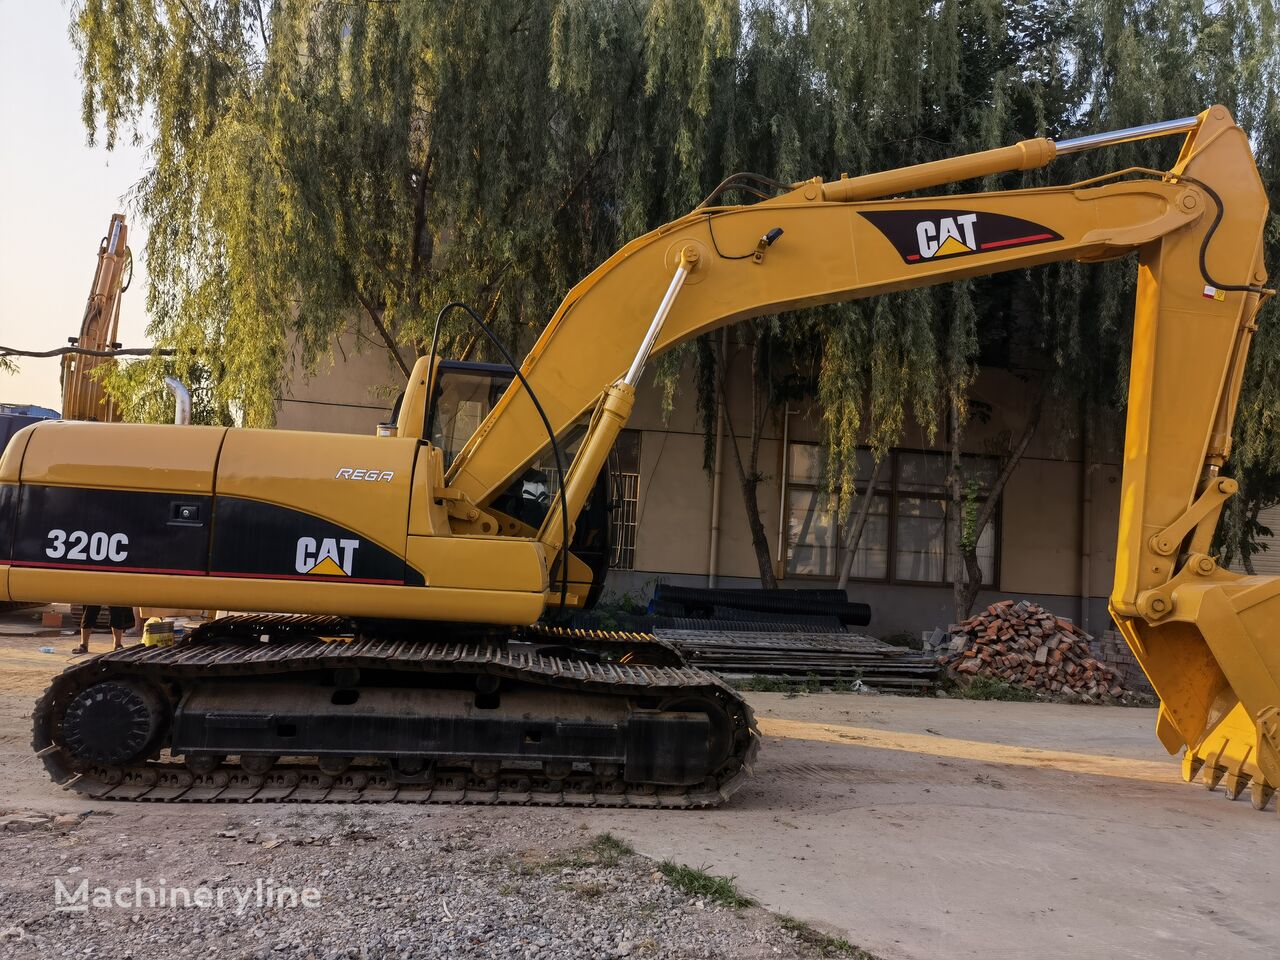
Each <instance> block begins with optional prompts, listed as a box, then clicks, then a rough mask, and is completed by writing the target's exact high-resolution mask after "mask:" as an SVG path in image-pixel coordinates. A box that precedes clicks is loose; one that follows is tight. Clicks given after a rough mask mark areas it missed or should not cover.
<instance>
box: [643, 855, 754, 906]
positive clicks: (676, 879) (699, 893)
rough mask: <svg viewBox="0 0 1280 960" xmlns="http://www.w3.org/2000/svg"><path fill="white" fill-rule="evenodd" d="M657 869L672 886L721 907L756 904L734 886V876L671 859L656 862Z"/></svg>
mask: <svg viewBox="0 0 1280 960" xmlns="http://www.w3.org/2000/svg"><path fill="white" fill-rule="evenodd" d="M658 870H659V871H660V872H661V873H662V875H663V876H664V877H666V878H667V881H668V882H669V883H670V884H671V885H672V886H673V887H675V888H676V889H677V890H680V891H681V892H682V893H687V894H688V895H689V896H691V897H703V898H705V899H707V900H710V901H712V902H713V903H718V904H720V905H721V906H722V907H733V908H734V909H735V910H737V909H741V908H743V907H754V906H755V905H756V901H755V900H753V899H752V898H751V897H748V896H747V895H746V894H744V893H741V892H740V891H739V890H738V888H737V887H736V886H734V883H733V881H734V880H735V879H736V878H734V877H722V876H719V875H718V874H714V873H708V872H707V871H706V870H702V869H699V868H697V867H688V866H685V865H684V864H681V863H674V862H672V861H671V860H664V861H662V863H660V864H658Z"/></svg>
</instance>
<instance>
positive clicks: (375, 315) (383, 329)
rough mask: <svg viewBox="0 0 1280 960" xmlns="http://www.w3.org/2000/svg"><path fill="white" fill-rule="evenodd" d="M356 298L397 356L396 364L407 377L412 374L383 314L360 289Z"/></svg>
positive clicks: (393, 354) (388, 348) (395, 356)
mask: <svg viewBox="0 0 1280 960" xmlns="http://www.w3.org/2000/svg"><path fill="white" fill-rule="evenodd" d="M356 299H357V300H359V301H360V306H362V307H364V309H365V313H367V314H369V320H370V322H371V323H372V324H373V328H374V329H375V330H377V331H378V335H379V336H380V337H382V342H383V343H384V344H386V347H387V350H388V351H389V352H390V353H391V356H393V357H394V358H395V361H396V366H398V367H399V368H400V370H401V372H402V373H403V374H404V375H405V377H406V378H408V377H409V376H411V375H412V371H411V370H410V369H409V366H408V364H406V363H405V362H404V357H402V356H400V348H399V347H398V346H396V340H395V337H393V336H391V331H390V330H388V329H387V325H386V324H385V323H383V322H382V314H380V313H379V312H378V310H377V309H376V308H375V307H374V305H373V304H372V303H370V302H369V299H368V298H367V297H366V296H365V295H364V294H363V293H361V292H360V291H359V290H357V291H356Z"/></svg>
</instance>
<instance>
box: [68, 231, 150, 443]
mask: <svg viewBox="0 0 1280 960" xmlns="http://www.w3.org/2000/svg"><path fill="white" fill-rule="evenodd" d="M128 239H129V228H128V226H126V224H125V221H124V214H122V213H115V214H112V215H111V223H110V224H109V225H108V226H107V233H106V236H104V237H103V238H102V242H101V243H100V244H98V266H97V269H95V270H94V273H93V285H92V286H91V287H90V288H89V301H88V303H86V304H85V308H84V317H83V318H81V321H80V336H79V337H71V338H70V339H69V341H68V342H69V343H70V344H71V345H72V346H73V347H79V348H80V349H82V350H89V351H93V352H92V353H77V352H71V353H67V354H64V355H63V357H62V419H64V420H98V421H101V422H103V423H111V422H114V421H115V420H117V419H119V418H118V416H117V414H116V409H115V404H114V403H113V402H112V400H111V397H110V396H109V395H108V394H107V392H106V391H105V390H104V389H103V386H102V381H101V380H99V378H98V377H96V376H94V371H95V370H97V369H98V367H100V366H102V365H103V364H104V363H112V362H114V361H112V360H111V359H110V358H109V357H107V356H104V354H107V353H110V352H111V351H112V350H115V349H119V347H120V344H118V343H116V342H115V341H116V336H117V335H118V333H119V329H120V303H121V295H122V294H123V293H124V292H125V291H126V290H128V289H129V284H130V283H131V282H132V280H133V253H132V252H131V251H130V250H129V243H128Z"/></svg>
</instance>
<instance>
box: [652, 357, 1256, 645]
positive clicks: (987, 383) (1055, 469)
mask: <svg viewBox="0 0 1280 960" xmlns="http://www.w3.org/2000/svg"><path fill="white" fill-rule="evenodd" d="M745 374H746V370H745V357H743V356H741V355H738V356H736V357H735V364H734V372H733V375H732V376H731V379H730V384H731V386H730V404H731V407H730V410H731V414H732V417H733V419H734V423H735V427H736V428H737V430H738V432H739V433H743V432H745V430H746V427H747V423H748V420H749V416H750V406H749V394H748V392H747V389H746V386H747V385H746V382H745V379H744V378H745ZM1031 389H1032V388H1031V387H1030V386H1028V384H1027V383H1026V382H1025V381H1024V380H1022V379H1020V378H1018V377H1016V376H1013V375H1011V374H1007V373H1004V372H1002V371H991V370H984V371H982V373H981V375H980V376H979V379H978V382H977V384H976V386H975V390H974V394H975V396H976V397H978V398H979V399H981V400H982V401H984V402H985V403H986V404H987V405H989V407H990V414H989V417H988V418H987V419H986V420H985V421H983V420H977V419H975V420H974V421H973V422H972V424H971V426H970V428H969V430H968V434H967V436H966V442H965V449H966V451H967V452H970V453H992V452H996V451H998V450H1001V449H1006V448H1007V446H1008V440H1009V438H1010V437H1011V436H1016V435H1017V434H1018V433H1019V432H1020V431H1021V430H1022V427H1023V422H1024V420H1023V417H1024V416H1025V411H1026V410H1027V409H1028V405H1029V403H1030V399H1031V397H1030V390H1031ZM1047 415H1048V416H1052V417H1056V418H1058V419H1061V418H1062V417H1064V416H1065V417H1067V418H1068V421H1069V422H1068V424H1067V430H1065V431H1063V430H1059V429H1054V430H1044V431H1043V432H1042V433H1041V434H1040V435H1039V436H1037V437H1036V438H1034V439H1033V441H1032V443H1031V446H1030V447H1029V449H1028V451H1027V454H1026V455H1025V457H1024V458H1023V460H1022V461H1021V463H1020V464H1019V466H1018V467H1017V469H1016V470H1015V472H1014V474H1013V476H1012V477H1011V478H1010V480H1009V483H1008V485H1007V487H1006V489H1005V493H1004V497H1003V500H1002V503H1001V513H1000V535H1001V541H1000V570H999V580H998V585H997V586H998V593H999V594H1016V595H1021V596H1035V597H1038V598H1041V599H1046V598H1056V602H1055V603H1054V607H1055V609H1056V610H1057V611H1058V612H1060V613H1062V614H1063V615H1066V616H1072V615H1075V616H1080V615H1083V614H1085V613H1086V611H1082V610H1081V609H1080V604H1079V599H1078V598H1079V597H1080V595H1081V593H1082V588H1081V585H1082V580H1083V578H1085V577H1086V576H1087V578H1088V586H1087V589H1086V590H1084V591H1083V592H1084V593H1085V594H1086V596H1087V597H1090V598H1092V603H1090V604H1088V605H1087V606H1089V607H1090V608H1092V610H1093V617H1094V619H1100V617H1101V616H1102V614H1101V611H1102V610H1103V609H1104V608H1105V600H1104V598H1105V597H1106V596H1107V594H1108V593H1109V592H1110V590H1111V579H1112V576H1113V571H1114V566H1115V531H1116V522H1117V519H1118V514H1119V475H1120V471H1119V466H1118V465H1117V464H1118V459H1119V458H1118V456H1117V453H1116V451H1114V450H1106V449H1104V450H1103V451H1101V452H1098V451H1095V453H1094V456H1095V462H1094V463H1093V464H1092V467H1091V468H1090V469H1089V471H1088V476H1087V478H1086V475H1085V473H1086V471H1085V470H1084V466H1083V464H1082V463H1081V462H1080V456H1081V452H1080V451H1081V444H1080V441H1079V440H1078V439H1076V438H1075V436H1074V435H1075V434H1078V430H1076V429H1075V426H1076V419H1077V418H1076V417H1075V415H1074V413H1073V412H1072V411H1065V412H1064V411H1056V410H1055V411H1050V412H1048V414H1047ZM631 426H632V427H633V428H638V429H641V430H643V438H642V441H641V464H642V466H641V482H640V498H641V503H640V516H641V525H640V530H639V535H638V539H637V545H636V557H635V569H636V571H637V574H636V576H635V577H629V578H627V582H628V583H629V584H635V583H636V582H637V580H638V579H639V578H648V579H653V578H654V577H656V576H659V575H667V576H668V577H670V576H671V575H677V576H683V577H694V578H698V579H700V580H701V582H703V583H705V582H706V576H707V573H708V547H709V543H710V527H711V516H710V504H711V479H710V477H709V476H708V474H707V473H706V472H705V471H704V470H703V466H702V453H703V439H702V431H701V429H700V427H699V426H698V422H697V414H696V404H695V400H694V392H693V382H692V375H691V372H690V371H688V370H686V371H685V373H684V375H683V376H682V378H681V380H680V389H679V391H678V393H677V395H676V399H675V404H674V408H673V410H672V411H671V413H670V415H669V416H667V417H666V418H664V416H663V414H662V410H661V393H660V391H659V390H658V389H657V388H656V387H655V386H654V385H653V384H652V382H651V381H648V380H647V381H646V383H645V384H644V385H643V386H642V388H641V390H640V394H639V397H638V400H637V406H636V411H635V414H634V415H633V417H632V421H631ZM820 429H821V428H820V423H819V421H818V414H817V411H816V410H815V409H814V408H812V407H811V406H808V405H806V406H805V407H803V408H802V409H801V410H799V411H796V412H794V413H792V414H791V416H790V417H789V418H788V422H787V430H788V435H789V438H790V439H791V440H796V441H809V442H814V441H817V440H818V439H819V435H820ZM782 432H783V426H782V422H781V419H780V418H779V419H777V420H771V421H770V422H769V423H768V424H767V425H766V428H765V430H764V438H765V439H764V440H763V442H762V444H761V454H760V472H761V473H762V474H763V475H764V479H763V480H762V482H761V484H760V487H759V492H758V496H759V503H760V510H761V516H762V519H763V522H764V527H765V534H766V537H767V538H768V540H769V551H770V556H771V557H775V558H776V557H777V555H778V553H777V550H778V535H779V531H778V519H779V512H780V506H781V504H780V493H781V472H782V447H783V445H782ZM1064 433H1065V434H1067V439H1066V440H1064V439H1063V434H1064ZM904 434H905V437H904V441H903V443H902V444H901V447H902V448H903V449H917V450H934V451H943V450H945V441H946V438H945V436H944V435H943V433H942V431H941V430H939V431H938V432H937V434H936V435H935V436H934V437H932V438H930V436H929V431H928V430H927V429H926V428H925V427H924V426H922V425H919V424H911V425H908V427H907V428H906V430H905V431H904ZM739 448H740V449H742V450H743V451H744V456H745V453H746V441H745V439H740V440H739ZM721 482H722V487H721V512H720V527H721V531H720V550H719V575H720V576H721V577H723V578H725V580H724V583H725V585H731V581H733V580H735V579H738V578H741V579H742V581H743V582H744V583H745V582H749V581H750V580H751V579H753V578H756V577H757V575H758V574H757V566H756V561H755V555H754V551H753V549H752V546H751V539H750V533H749V531H748V529H747V523H746V513H745V510H744V507H743V502H742V494H741V489H740V487H739V483H738V478H737V473H736V469H735V467H734V464H733V461H732V458H731V456H730V454H729V452H728V451H727V450H726V452H725V458H724V466H723V477H722V481H721ZM1086 482H1087V484H1088V491H1089V495H1090V500H1089V503H1088V505H1087V506H1086V504H1085V500H1084V497H1083V491H1084V487H1085V484H1086ZM1086 513H1087V515H1088V518H1089V519H1088V524H1087V526H1088V530H1087V532H1086V530H1085V521H1084V518H1085V516H1086ZM1277 528H1278V529H1280V521H1278V522H1277ZM1086 542H1087V543H1088V548H1089V557H1088V562H1087V563H1084V562H1082V559H1083V556H1082V550H1083V548H1084V545H1085V543H1086ZM1278 555H1280V554H1278ZM686 582H690V581H686ZM793 582H794V583H795V584H796V585H813V586H820V585H823V584H824V581H821V580H814V579H813V578H800V579H793ZM885 591H898V592H901V593H902V594H903V596H904V597H906V595H907V593H910V595H911V597H910V599H909V601H908V600H904V601H903V602H904V606H905V607H911V606H912V605H916V606H918V605H919V604H920V602H921V601H920V598H921V597H922V596H924V595H928V594H931V593H936V594H937V596H938V597H942V598H949V593H950V590H949V587H947V586H943V585H939V586H938V587H927V586H925V587H921V586H911V587H909V588H908V587H906V586H902V587H898V586H897V585H894V584H887V585H886V584H883V583H876V582H864V583H859V584H856V585H853V586H851V592H852V593H854V594H859V595H862V596H866V597H868V599H871V600H872V602H873V604H874V603H875V602H876V600H875V598H874V597H871V596H869V594H874V593H879V594H883V593H884V592H885ZM943 605H944V606H945V603H944V604H943ZM904 616H905V614H904ZM930 616H933V613H930ZM885 627H886V629H898V628H904V629H911V628H912V627H911V626H910V625H909V624H907V623H906V622H905V621H904V622H902V623H895V624H886V625H885Z"/></svg>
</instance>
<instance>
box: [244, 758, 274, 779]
mask: <svg viewBox="0 0 1280 960" xmlns="http://www.w3.org/2000/svg"><path fill="white" fill-rule="evenodd" d="M279 759H280V758H279V757H273V756H271V755H270V754H267V753H251V754H248V755H247V756H243V757H241V758H240V769H241V770H243V771H244V772H245V773H247V774H249V775H250V776H251V777H261V776H263V775H264V774H265V773H267V772H268V771H269V770H270V769H271V768H272V767H274V766H275V765H276V761H277V760H279Z"/></svg>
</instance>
